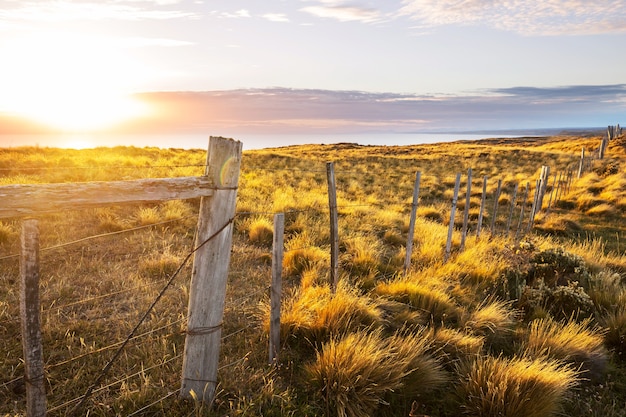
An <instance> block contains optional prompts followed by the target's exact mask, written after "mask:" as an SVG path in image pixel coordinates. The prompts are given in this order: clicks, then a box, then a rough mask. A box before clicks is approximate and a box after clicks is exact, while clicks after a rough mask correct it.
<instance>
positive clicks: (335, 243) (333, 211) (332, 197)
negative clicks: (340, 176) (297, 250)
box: [326, 162, 339, 294]
mask: <svg viewBox="0 0 626 417" xmlns="http://www.w3.org/2000/svg"><path fill="white" fill-rule="evenodd" d="M326 176H327V178H328V206H329V209H330V291H331V293H333V294H334V293H335V292H336V291H337V285H338V283H339V220H338V218H339V215H338V212H337V185H336V182H335V163H334V162H327V163H326Z"/></svg>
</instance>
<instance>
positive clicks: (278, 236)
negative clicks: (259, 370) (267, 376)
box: [269, 213, 285, 365]
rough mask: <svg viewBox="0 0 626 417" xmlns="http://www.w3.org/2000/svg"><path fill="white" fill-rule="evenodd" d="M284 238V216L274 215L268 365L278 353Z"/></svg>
mask: <svg viewBox="0 0 626 417" xmlns="http://www.w3.org/2000/svg"><path fill="white" fill-rule="evenodd" d="M284 236H285V215H284V213H278V214H275V215H274V239H273V244H272V289H271V292H270V305H271V311H270V356H269V363H270V365H272V364H274V363H275V362H276V361H277V360H278V352H279V351H280V305H281V296H282V286H283V284H282V270H283V253H284V245H283V243H284Z"/></svg>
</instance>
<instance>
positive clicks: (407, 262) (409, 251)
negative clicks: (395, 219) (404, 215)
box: [404, 171, 422, 275]
mask: <svg viewBox="0 0 626 417" xmlns="http://www.w3.org/2000/svg"><path fill="white" fill-rule="evenodd" d="M421 178H422V173H421V172H420V171H417V173H416V174H415V183H414V185H413V204H412V205H411V218H410V219H409V236H408V237H407V240H406V254H405V257H404V275H406V274H408V273H409V270H410V269H411V256H412V255H413V238H414V236H413V235H414V234H415V218H416V217H417V202H418V198H419V192H420V180H421Z"/></svg>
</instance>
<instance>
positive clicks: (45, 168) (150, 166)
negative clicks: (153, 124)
mask: <svg viewBox="0 0 626 417" xmlns="http://www.w3.org/2000/svg"><path fill="white" fill-rule="evenodd" d="M206 167H207V165H206V164H202V165H196V164H190V165H148V166H141V165H137V166H135V165H133V166H128V165H99V166H91V167H89V166H54V167H17V166H16V167H13V168H0V171H50V170H55V171H56V170H75V169H82V170H89V169H94V170H95V169H98V170H102V169H155V168H205V169H206Z"/></svg>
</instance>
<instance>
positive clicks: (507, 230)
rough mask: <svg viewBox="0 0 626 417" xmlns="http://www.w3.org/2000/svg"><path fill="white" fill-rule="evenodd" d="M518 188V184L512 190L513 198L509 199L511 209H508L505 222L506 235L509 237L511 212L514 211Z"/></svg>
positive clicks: (511, 219)
mask: <svg viewBox="0 0 626 417" xmlns="http://www.w3.org/2000/svg"><path fill="white" fill-rule="evenodd" d="M518 188H519V184H515V188H513V197H512V198H511V208H510V209H509V218H508V220H507V221H506V235H507V236H508V235H509V232H510V231H511V222H512V221H513V210H514V209H515V203H516V199H517V189H518Z"/></svg>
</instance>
